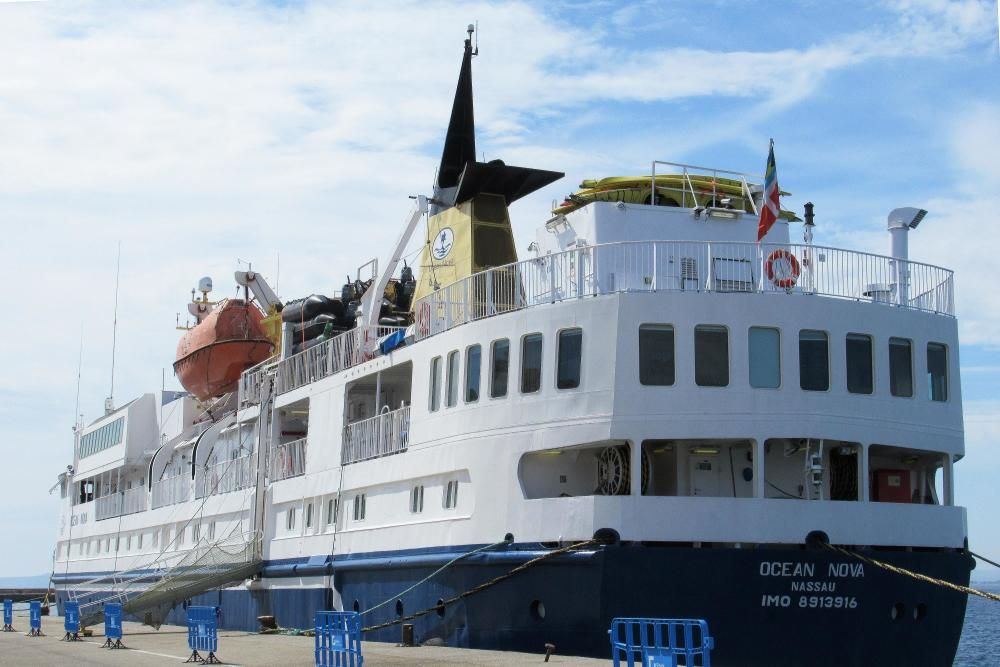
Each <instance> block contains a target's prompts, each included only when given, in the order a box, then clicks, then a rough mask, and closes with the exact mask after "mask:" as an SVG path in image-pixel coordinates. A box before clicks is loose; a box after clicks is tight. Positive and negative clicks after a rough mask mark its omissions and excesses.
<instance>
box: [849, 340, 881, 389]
mask: <svg viewBox="0 0 1000 667" xmlns="http://www.w3.org/2000/svg"><path fill="white" fill-rule="evenodd" d="M873 375H874V367H873V363H872V337H871V336H867V335H865V334H856V333H849V334H847V391H849V392H851V393H852V394H870V393H872V391H874V388H875V381H874V378H873Z"/></svg>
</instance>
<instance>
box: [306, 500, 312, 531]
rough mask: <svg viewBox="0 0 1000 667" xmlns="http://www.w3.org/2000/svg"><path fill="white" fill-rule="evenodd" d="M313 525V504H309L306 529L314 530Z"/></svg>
mask: <svg viewBox="0 0 1000 667" xmlns="http://www.w3.org/2000/svg"><path fill="white" fill-rule="evenodd" d="M312 525H313V504H312V503H309V504H308V505H306V528H312Z"/></svg>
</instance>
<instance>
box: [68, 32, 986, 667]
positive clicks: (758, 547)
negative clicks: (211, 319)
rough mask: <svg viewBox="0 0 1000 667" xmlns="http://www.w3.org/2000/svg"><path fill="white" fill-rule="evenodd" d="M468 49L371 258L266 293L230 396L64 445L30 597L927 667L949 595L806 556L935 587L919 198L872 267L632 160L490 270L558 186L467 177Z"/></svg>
mask: <svg viewBox="0 0 1000 667" xmlns="http://www.w3.org/2000/svg"><path fill="white" fill-rule="evenodd" d="M471 57H472V48H471V40H470V41H467V42H466V47H465V54H464V59H463V64H462V69H461V76H460V82H459V86H458V91H457V93H456V100H455V105H454V111H453V114H452V121H451V126H450V128H449V132H448V139H447V141H446V147H445V150H444V153H443V157H442V167H441V169H440V170H439V173H438V179H437V184H436V188H435V191H434V193H433V195H432V196H431V197H428V198H424V197H419V198H418V199H417V203H416V206H415V209H414V212H413V215H411V217H410V219H409V220H408V222H407V225H406V229H404V233H403V235H402V238H401V239H400V243H399V244H398V246H397V248H396V249H395V250H394V251H393V252H392V253H391V255H390V261H389V262H388V266H386V267H383V268H382V271H379V270H378V269H377V263H376V265H375V266H370V267H369V269H370V275H368V276H367V277H366V276H365V275H363V273H362V271H360V270H359V271H358V273H357V276H356V280H355V281H353V282H351V283H349V284H348V285H346V286H345V288H344V291H343V293H342V294H341V295H339V297H336V298H327V297H316V298H313V299H312V301H309V300H306V301H302V302H292V303H290V304H288V305H285V306H284V307H285V308H286V311H285V312H286V314H289V316H287V317H285V316H283V317H282V319H283V321H284V322H283V325H282V326H283V332H282V336H281V338H280V352H279V353H278V354H277V355H276V356H274V357H271V358H269V359H267V360H264V361H263V362H261V363H258V364H257V365H254V366H252V367H250V368H247V369H246V370H245V371H244V372H243V373H242V375H241V377H240V379H239V384H238V388H237V389H236V390H235V391H233V392H232V393H227V394H225V395H223V396H221V397H218V398H213V399H211V400H207V401H206V400H198V399H197V398H195V397H193V396H191V395H187V394H176V393H171V392H158V393H155V394H147V395H145V396H142V397H140V398H138V399H136V400H135V401H133V402H132V403H129V404H128V405H126V406H123V407H121V408H119V409H118V410H117V411H114V412H111V413H110V414H108V415H105V416H104V417H102V418H100V419H99V420H97V421H95V422H94V423H92V424H91V425H90V426H87V427H86V428H82V429H80V431H79V432H78V437H77V447H76V455H75V458H74V464H73V470H72V471H71V472H70V473H68V474H66V475H63V477H62V481H63V484H62V490H63V491H62V492H63V495H64V497H65V499H66V510H65V516H64V521H63V524H62V526H61V528H60V533H59V541H58V546H57V550H56V572H55V580H56V582H57V584H58V586H59V588H60V597H61V599H65V598H67V597H69V598H75V599H81V600H83V601H84V602H85V603H86V604H90V605H91V606H92V607H96V605H99V604H100V602H101V601H102V600H108V599H112V598H115V597H119V598H123V599H127V600H130V601H131V602H132V604H133V605H134V607H133V612H134V613H136V614H137V615H139V616H140V617H143V614H146V615H147V616H148V617H147V620H149V621H151V622H162V621H163V620H164V619H166V620H173V621H177V620H180V619H181V618H182V617H183V616H182V615H183V608H184V605H185V603H186V602H187V601H188V600H190V601H192V602H194V603H208V604H219V605H221V608H222V619H221V622H222V625H223V626H224V627H233V628H245V629H254V628H255V627H256V622H255V619H256V617H257V616H260V615H274V616H276V617H277V619H278V622H279V623H280V624H281V625H283V626H286V627H294V626H297V627H307V626H309V625H310V623H311V620H312V615H313V613H314V612H315V611H316V610H319V609H333V608H335V609H355V610H358V611H361V612H362V613H363V614H364V616H363V621H364V625H366V626H373V625H380V624H383V623H385V622H388V621H393V620H396V619H400V618H403V617H405V616H407V615H408V614H411V613H413V612H416V611H420V610H424V609H428V608H432V609H434V611H433V612H432V613H430V614H427V615H423V616H420V617H419V618H417V619H415V620H414V621H412V622H413V623H414V624H415V631H416V636H417V639H418V641H429V640H439V641H443V642H445V643H447V644H452V645H459V646H475V647H488V648H506V649H520V650H529V651H541V650H542V648H543V646H544V644H545V642H554V643H555V644H556V645H557V646H558V647H559V650H560V651H561V652H564V653H575V654H589V655H606V654H607V653H608V646H607V635H606V630H607V628H608V627H609V624H610V619H611V618H613V617H614V616H651V617H663V616H669V617H698V618H705V619H707V620H708V621H709V623H710V627H711V629H712V633H713V635H714V637H715V640H716V646H717V649H716V652H715V657H716V658H717V659H716V664H720V665H726V664H741V665H772V666H773V665H802V664H812V665H820V664H830V665H833V664H862V663H863V664H885V665H894V664H907V665H910V664H950V660H951V659H952V657H953V655H954V651H955V648H956V646H957V642H958V637H959V634H960V631H961V626H962V619H963V614H964V608H965V598H964V596H962V595H959V594H956V593H954V592H951V591H947V590H944V589H939V588H935V587H931V586H929V585H927V584H923V583H920V582H914V581H911V580H908V579H904V578H901V577H896V576H894V575H891V574H888V573H885V572H882V571H878V570H874V569H873V568H870V567H868V566H866V565H864V564H863V563H861V562H860V561H858V560H853V559H849V558H846V557H845V556H843V555H841V554H837V553H834V552H832V551H830V550H828V549H825V548H823V544H824V543H826V542H829V543H832V544H836V545H841V546H844V547H847V548H849V549H852V550H858V551H859V552H861V553H868V554H877V557H878V558H879V559H881V560H884V561H887V562H890V563H894V564H897V565H901V566H904V567H907V568H909V569H912V570H916V571H919V572H923V573H926V574H928V575H931V576H935V577H939V578H943V579H946V580H949V581H953V582H956V583H961V584H967V583H968V579H969V571H970V567H971V561H970V558H969V555H968V553H967V548H968V544H967V530H966V524H965V511H964V509H963V508H961V507H957V506H955V504H954V471H953V467H954V464H955V462H956V461H957V460H959V459H960V458H961V457H962V456H963V455H964V440H963V425H962V408H961V396H960V388H959V377H958V335H957V324H956V320H955V317H954V298H953V279H952V273H951V271H949V270H946V269H943V268H939V267H935V266H930V265H926V264H921V263H918V262H914V261H911V260H910V259H909V257H908V256H907V253H906V244H905V238H906V235H907V234H908V233H910V231H911V230H912V229H913V228H915V227H916V226H917V224H919V222H920V221H921V220H922V219H923V216H924V214H925V213H926V212H923V211H919V210H918V209H897V210H896V211H893V213H892V214H891V215H890V217H889V221H888V226H889V230H890V233H891V235H892V237H893V244H892V247H893V253H892V255H891V256H882V255H877V254H869V253H862V252H856V251H851V250H844V249H838V248H832V247H823V246H819V245H814V244H813V243H812V226H813V217H812V210H811V206H810V207H809V209H808V210H807V212H806V215H805V216H804V217H805V227H804V231H805V237H804V242H803V243H797V242H793V240H792V232H791V229H793V228H794V225H796V224H797V223H798V222H799V220H798V218H797V217H796V216H794V215H793V214H790V213H788V214H787V215H784V216H783V219H782V220H780V221H779V222H778V223H777V224H775V225H774V227H773V228H772V229H771V231H770V232H769V233H768V234H767V235H766V236H765V237H764V239H763V240H762V241H761V242H760V243H758V242H756V241H757V239H756V232H757V213H758V207H759V206H760V201H761V192H760V187H759V186H758V185H756V182H757V180H758V179H757V178H755V177H752V176H747V175H744V174H740V173H735V172H729V171H724V170H720V169H706V168H700V167H693V166H689V165H681V164H672V163H667V162H659V161H657V162H652V163H651V165H650V166H651V173H650V174H647V175H645V176H641V177H635V178H621V179H617V180H614V179H612V180H611V181H609V182H603V185H602V182H590V183H584V184H583V185H582V188H583V189H582V190H581V191H580V192H579V193H576V194H574V195H571V196H570V197H569V198H568V199H567V202H565V203H564V204H562V205H560V206H556V207H554V212H553V215H552V217H551V218H550V219H549V220H547V221H544V223H543V224H542V225H540V226H539V227H538V229H537V231H536V236H535V239H534V241H533V242H532V244H531V246H530V250H529V256H528V257H527V258H522V259H520V260H518V258H517V254H516V252H515V249H514V244H513V235H512V233H511V231H510V221H509V210H508V207H509V205H510V204H511V203H513V202H514V201H516V199H518V198H519V197H521V196H524V195H525V194H527V193H529V192H531V191H534V190H536V189H538V188H539V187H542V186H544V185H546V184H548V183H550V182H552V181H553V180H554V179H556V178H558V177H559V176H560V174H558V173H556V172H549V171H542V170H536V169H528V168H520V167H511V166H507V165H505V164H503V163H501V162H492V163H478V162H476V161H475V150H474V131H473V124H472V123H473V119H472V102H471V96H472V87H471ZM470 142H472V143H471V150H470ZM421 221H425V225H424V228H425V229H426V232H425V233H426V244H425V246H424V251H423V255H422V257H421V260H420V263H419V266H418V267H416V268H417V275H416V276H414V275H413V270H412V268H411V267H401V266H400V264H401V261H400V256H401V254H402V253H401V251H402V249H403V248H404V247H405V246H406V244H407V242H408V240H409V239H410V238H411V237H412V235H414V234H419V233H421V232H420V231H418V228H419V227H420V224H419V223H420V222H421ZM397 273H399V277H398V278H397V277H396V275H397ZM275 300H276V298H275ZM307 301H308V302H309V303H311V304H312V305H308V304H307ZM334 302H336V303H334ZM288 309H291V310H288ZM262 310H264V309H263V308H262ZM265 312H266V311H265ZM275 312H276V310H272V311H271V314H272V315H273V314H274V313H275ZM292 314H294V316H292ZM321 316H325V318H323V317H321ZM317 318H319V319H317ZM594 538H596V541H592V540H593V539H594ZM576 542H587V543H588V544H587V546H585V547H583V548H581V549H577V550H573V551H571V552H569V553H566V554H563V555H560V556H558V557H556V558H553V559H551V560H549V561H546V562H545V563H544V564H543V565H540V566H538V567H537V568H534V569H530V570H527V571H525V572H524V573H523V574H521V575H519V576H517V577H516V578H512V579H510V580H509V581H505V582H503V583H501V584H499V585H497V586H495V587H493V588H491V589H490V590H488V591H486V592H483V593H481V594H479V595H477V596H472V597H468V598H464V599H463V600H461V601H459V602H457V603H454V604H445V601H446V600H449V599H450V598H452V597H453V596H455V595H457V594H459V593H461V592H463V591H465V590H468V589H470V588H472V587H474V586H476V585H478V584H480V583H482V582H484V581H487V580H490V579H492V578H493V577H495V576H497V575H499V574H502V573H505V572H507V571H509V570H510V569H511V568H513V567H515V566H517V565H519V564H521V563H524V562H526V561H528V560H531V559H532V558H535V557H537V556H538V555H540V554H544V553H547V552H550V551H551V550H553V549H557V548H559V547H561V546H566V545H568V544H572V543H576ZM487 545H492V546H491V547H490V548H488V549H483V550H481V551H480V552H478V553H476V554H475V555H472V556H469V557H468V558H466V559H463V560H461V561H459V562H458V563H456V564H454V565H452V566H450V567H449V568H447V569H446V570H445V571H443V572H442V573H441V574H439V575H437V576H436V577H434V578H431V579H430V580H428V581H422V580H424V579H425V578H426V577H427V576H428V575H430V574H431V573H432V572H433V571H435V570H436V569H437V568H439V567H440V566H441V565H443V564H445V563H447V562H448V561H451V560H452V559H454V558H455V557H456V556H459V555H462V554H465V553H467V552H470V551H472V550H475V549H478V548H481V547H485V546H487ZM213 577H214V579H213ZM164 581H165V582H167V583H166V584H164V583H161V582H164ZM418 582H422V583H420V585H419V586H416V587H415V588H413V590H412V591H409V592H407V593H405V594H402V592H403V591H407V589H409V588H411V586H413V585H414V584H417V583H418ZM209 588H216V590H209ZM143 596H145V597H143ZM143 600H145V602H142V601H143ZM398 636H399V630H398V627H394V626H390V627H386V628H382V629H378V630H373V631H371V632H369V633H368V634H367V635H366V638H367V639H377V640H385V641H396V640H398Z"/></svg>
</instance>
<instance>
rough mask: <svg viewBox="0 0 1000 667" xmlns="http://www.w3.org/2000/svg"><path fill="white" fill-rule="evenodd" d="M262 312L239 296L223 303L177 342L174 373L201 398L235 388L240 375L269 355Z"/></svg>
mask: <svg viewBox="0 0 1000 667" xmlns="http://www.w3.org/2000/svg"><path fill="white" fill-rule="evenodd" d="M263 317H264V316H263V315H262V314H261V312H260V310H258V309H257V308H256V307H255V306H251V305H249V304H247V303H246V302H245V301H243V300H242V299H229V300H227V301H224V302H222V303H221V304H219V305H218V306H216V308H215V309H214V310H212V312H210V313H209V314H208V315H207V316H205V319H203V320H202V321H201V322H200V323H199V324H198V325H197V326H196V327H194V328H193V329H191V330H190V331H188V332H187V333H185V334H184V335H183V336H182V337H181V339H180V341H179V342H178V343H177V360H176V361H175V362H174V373H175V374H176V375H177V378H178V379H179V380H180V381H181V384H182V385H183V386H184V388H185V389H187V390H188V391H190V392H191V393H192V394H194V395H195V396H196V397H198V398H199V399H200V400H206V399H208V398H212V397H213V396H221V395H223V394H225V393H227V392H230V391H233V390H234V389H235V388H236V383H237V382H238V381H239V379H240V374H241V373H242V372H243V371H245V370H246V369H248V368H250V367H251V366H256V365H257V364H259V363H260V362H262V361H264V360H265V359H267V358H268V357H270V356H271V353H272V351H273V350H274V345H273V344H272V343H271V341H270V340H269V339H268V338H267V336H265V335H264V331H263V329H262V328H261V324H260V322H261V320H262V319H263Z"/></svg>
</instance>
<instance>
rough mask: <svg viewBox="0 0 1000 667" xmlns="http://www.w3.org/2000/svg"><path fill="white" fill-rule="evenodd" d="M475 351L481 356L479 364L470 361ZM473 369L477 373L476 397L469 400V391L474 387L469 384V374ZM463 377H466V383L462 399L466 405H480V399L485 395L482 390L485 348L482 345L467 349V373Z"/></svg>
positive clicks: (477, 344) (471, 346) (470, 346)
mask: <svg viewBox="0 0 1000 667" xmlns="http://www.w3.org/2000/svg"><path fill="white" fill-rule="evenodd" d="M473 350H476V354H478V355H479V359H478V362H477V363H476V364H473V363H472V362H471V361H470V359H469V356H470V355H471V353H472V351H473ZM472 369H475V371H476V397H475V398H473V399H470V398H469V389H470V388H471V387H472V385H471V383H470V382H469V372H470V371H471V370H472ZM463 375H464V377H465V382H464V385H463V391H462V398H463V400H464V401H465V403H478V402H479V399H480V398H481V397H482V395H483V391H482V389H483V346H482V345H480V344H479V343H476V344H475V345H469V346H468V347H466V348H465V373H464V374H463Z"/></svg>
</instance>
